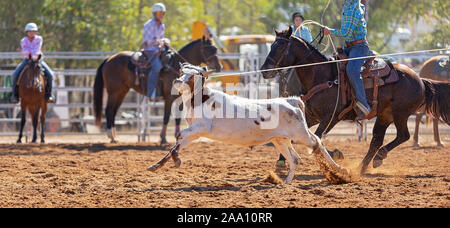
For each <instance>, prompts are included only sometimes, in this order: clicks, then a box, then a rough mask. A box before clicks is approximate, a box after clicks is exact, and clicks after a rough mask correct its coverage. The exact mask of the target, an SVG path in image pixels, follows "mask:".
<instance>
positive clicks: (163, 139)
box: [160, 138, 169, 146]
mask: <svg viewBox="0 0 450 228" xmlns="http://www.w3.org/2000/svg"><path fill="white" fill-rule="evenodd" d="M160 145H161V146H167V145H169V142H167V140H166V138H161V144H160Z"/></svg>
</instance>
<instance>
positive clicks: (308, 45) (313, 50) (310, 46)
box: [291, 36, 329, 61]
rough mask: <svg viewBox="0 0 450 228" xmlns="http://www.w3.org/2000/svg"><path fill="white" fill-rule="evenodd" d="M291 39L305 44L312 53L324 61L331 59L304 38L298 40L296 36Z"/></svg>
mask: <svg viewBox="0 0 450 228" xmlns="http://www.w3.org/2000/svg"><path fill="white" fill-rule="evenodd" d="M291 38H293V39H296V40H297V41H299V42H301V43H303V44H304V45H305V46H306V47H308V48H309V49H310V50H311V51H312V52H314V53H315V54H317V55H318V56H320V57H321V58H323V60H324V61H328V60H329V59H328V58H327V57H326V56H325V55H324V54H322V52H320V51H319V50H318V49H317V48H316V47H314V46H313V45H312V44H310V43H309V42H308V41H306V40H304V39H303V38H298V37H296V36H291Z"/></svg>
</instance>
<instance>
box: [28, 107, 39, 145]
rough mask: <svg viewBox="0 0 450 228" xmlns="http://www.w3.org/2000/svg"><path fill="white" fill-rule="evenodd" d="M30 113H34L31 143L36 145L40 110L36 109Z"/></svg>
mask: <svg viewBox="0 0 450 228" xmlns="http://www.w3.org/2000/svg"><path fill="white" fill-rule="evenodd" d="M30 113H32V121H33V140H32V141H31V143H36V141H37V127H38V126H37V125H38V119H39V108H35V109H34V110H30Z"/></svg>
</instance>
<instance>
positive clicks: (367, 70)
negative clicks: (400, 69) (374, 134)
mask: <svg viewBox="0 0 450 228" xmlns="http://www.w3.org/2000/svg"><path fill="white" fill-rule="evenodd" d="M370 55H371V56H373V54H372V53H371V54H370ZM334 57H335V58H336V59H339V60H345V59H348V56H346V55H345V54H344V52H343V51H342V49H339V50H338V54H337V55H335V56H334ZM346 66H347V61H343V62H339V76H340V81H341V83H340V85H339V86H340V87H341V97H342V103H343V104H344V106H345V105H347V104H348V103H349V101H350V102H351V105H350V106H348V107H347V108H346V109H345V110H344V111H343V112H342V113H341V114H340V115H339V118H340V119H342V118H343V116H344V115H345V114H347V113H348V112H349V111H351V110H352V109H355V108H356V97H355V95H354V92H353V89H352V87H351V84H350V82H349V80H348V78H347V72H346ZM361 75H362V77H363V81H364V88H365V89H366V90H368V89H373V96H372V97H373V100H372V112H371V113H370V114H369V115H368V116H367V117H366V118H367V119H372V118H374V117H375V116H376V114H377V106H378V89H379V87H380V86H384V85H387V84H391V83H395V82H397V81H398V80H399V76H398V73H397V70H395V69H394V67H393V65H392V64H391V63H390V62H387V61H385V60H384V59H382V58H376V57H372V58H370V59H369V60H368V61H367V62H366V63H365V64H364V65H363V67H362V68H361Z"/></svg>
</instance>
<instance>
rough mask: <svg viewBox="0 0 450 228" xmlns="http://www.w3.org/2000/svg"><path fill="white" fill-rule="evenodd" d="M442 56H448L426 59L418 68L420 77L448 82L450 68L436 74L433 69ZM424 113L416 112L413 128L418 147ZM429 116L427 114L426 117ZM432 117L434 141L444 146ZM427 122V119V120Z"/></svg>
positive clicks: (437, 126) (445, 56)
mask: <svg viewBox="0 0 450 228" xmlns="http://www.w3.org/2000/svg"><path fill="white" fill-rule="evenodd" d="M442 58H448V55H439V56H435V57H433V58H431V59H429V60H427V61H426V62H425V63H424V64H423V66H422V69H421V70H420V74H419V75H420V77H421V78H427V79H431V80H435V81H441V82H450V69H449V70H447V71H443V72H441V74H438V73H437V72H435V71H434V68H435V66H436V64H437V62H438V61H439V60H440V59H442ZM424 115H425V113H424V111H423V110H420V111H419V112H418V113H417V114H416V128H415V130H414V147H420V145H419V126H420V122H421V121H422V117H423V116H424ZM428 118H430V117H429V116H428V115H427V119H428ZM432 119H433V133H434V141H435V142H436V144H437V146H438V147H444V144H442V142H441V138H440V136H439V119H436V118H432ZM427 122H428V121H427Z"/></svg>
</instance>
